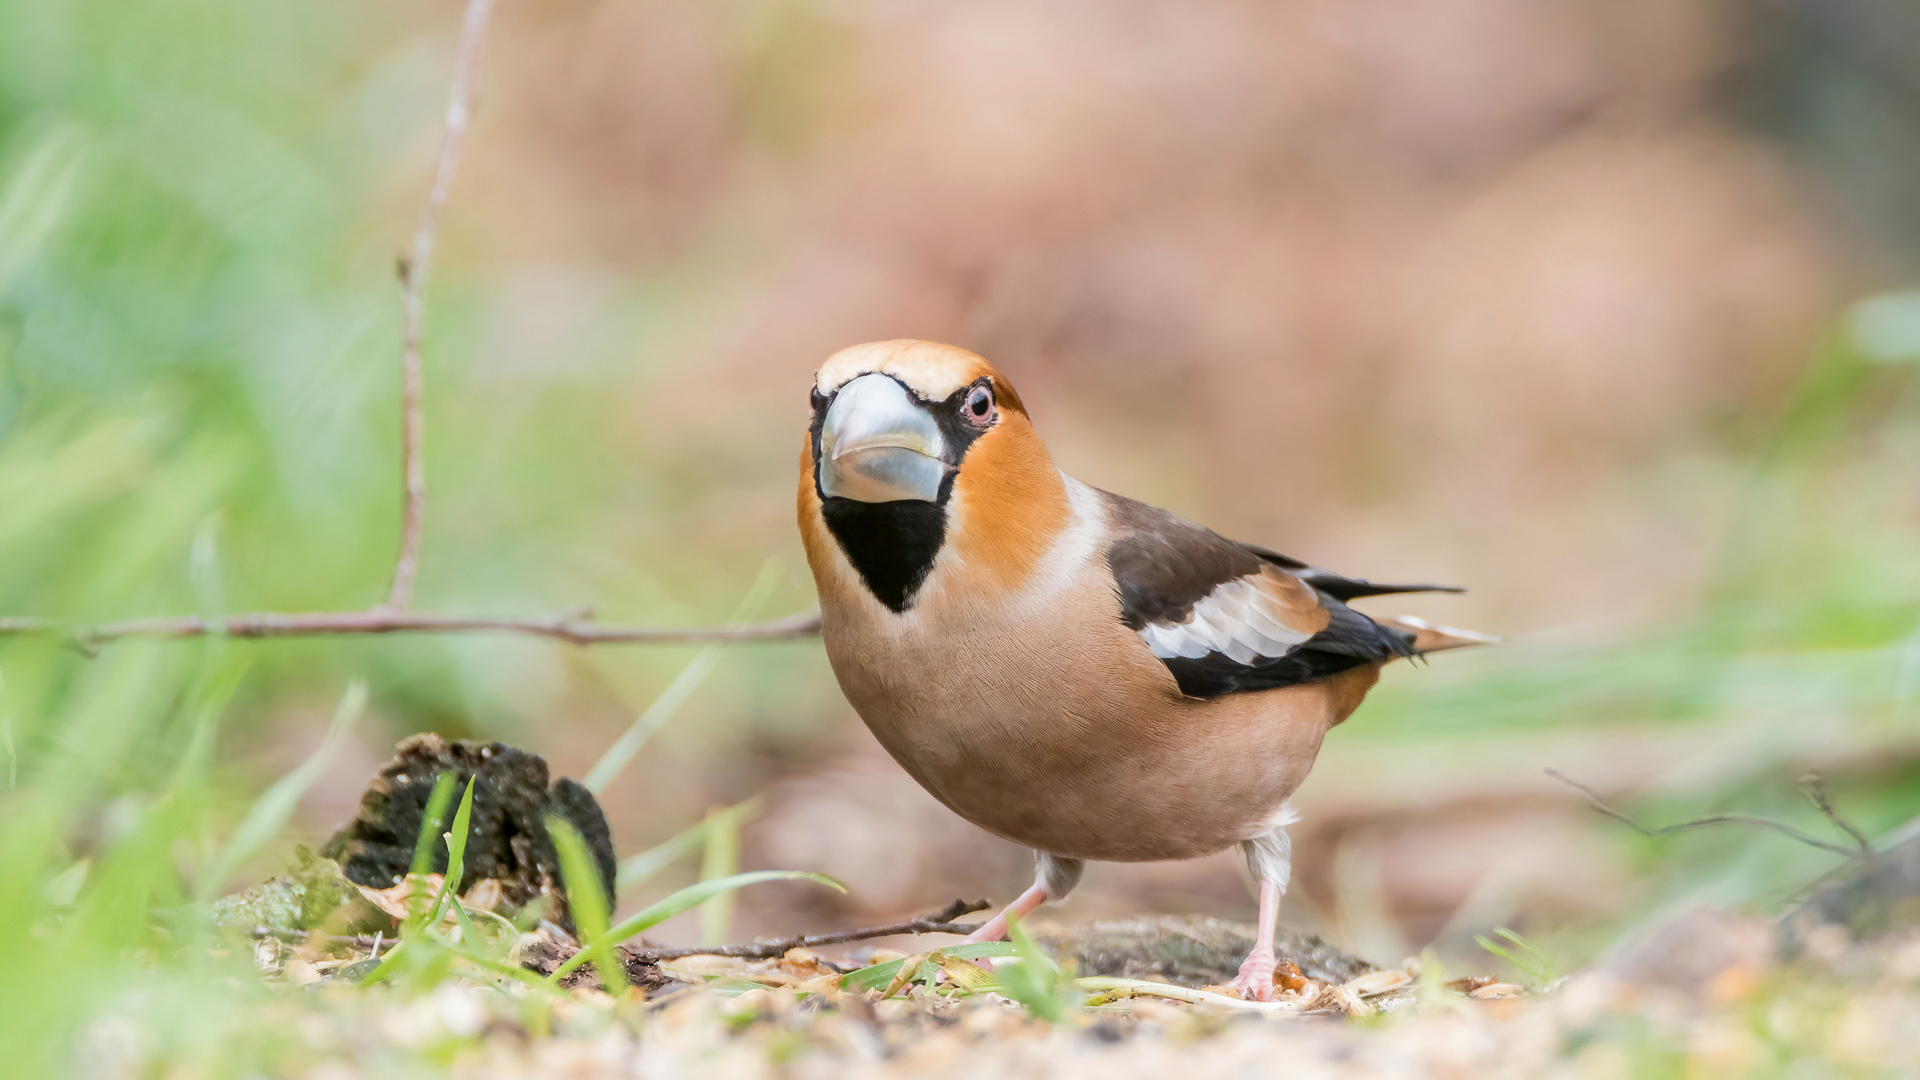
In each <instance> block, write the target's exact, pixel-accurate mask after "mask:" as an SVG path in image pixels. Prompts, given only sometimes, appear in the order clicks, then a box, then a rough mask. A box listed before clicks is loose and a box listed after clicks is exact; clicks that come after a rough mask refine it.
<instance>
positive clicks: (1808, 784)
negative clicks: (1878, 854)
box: [1800, 772, 1873, 855]
mask: <svg viewBox="0 0 1920 1080" xmlns="http://www.w3.org/2000/svg"><path fill="white" fill-rule="evenodd" d="M1800 793H1801V794H1802V795H1805V796H1806V797H1807V801H1808V802H1810V803H1812V804H1813V808H1814V809H1815V810H1818V811H1820V813H1821V815H1822V816H1823V817H1825V818H1826V819H1827V820H1828V821H1831V822H1833V827H1834V828H1836V829H1839V830H1840V831H1841V832H1843V833H1846V834H1847V835H1848V836H1851V837H1853V842H1854V843H1856V844H1858V845H1860V854H1862V855H1872V854H1873V842H1872V841H1870V840H1868V839H1867V836H1866V834H1865V833H1863V832H1861V831H1860V830H1859V829H1856V828H1854V827H1853V824H1852V823H1851V822H1849V821H1848V820H1847V819H1846V818H1843V817H1841V816H1840V812H1839V811H1838V810H1835V809H1834V808H1833V800H1832V799H1831V798H1828V797H1827V781H1826V779H1825V778H1824V777H1822V776H1821V775H1820V774H1819V773H1817V772H1808V773H1807V774H1805V775H1804V776H1802V777H1800Z"/></svg>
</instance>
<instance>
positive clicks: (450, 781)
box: [407, 772, 459, 929]
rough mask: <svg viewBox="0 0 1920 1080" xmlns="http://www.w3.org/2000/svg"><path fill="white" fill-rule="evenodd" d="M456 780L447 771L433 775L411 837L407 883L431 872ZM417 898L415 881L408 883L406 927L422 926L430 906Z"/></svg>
mask: <svg viewBox="0 0 1920 1080" xmlns="http://www.w3.org/2000/svg"><path fill="white" fill-rule="evenodd" d="M458 782H459V779H458V778H457V777H455V776H454V774H452V773H450V772H443V773H441V774H440V775H439V776H436V777H434V778H433V790H432V791H431V792H429V793H428V794H427V806H426V810H425V812H423V813H422V814H421V815H420V833H419V835H417V836H415V837H414V840H413V862H412V864H411V865H409V866H408V868H407V880H408V881H409V882H410V883H415V882H417V881H418V879H419V878H420V877H421V876H423V875H426V874H431V873H433V849H434V847H435V846H436V845H437V844H438V843H439V842H440V837H441V834H442V833H444V832H446V829H447V811H448V810H449V809H451V808H452V807H453V788H454V785H455V784H457V783H458ZM442 884H444V882H443V883H442ZM420 899H421V897H420V895H419V891H418V886H417V884H409V886H408V893H407V909H408V910H409V911H411V912H413V915H412V917H411V918H409V919H408V920H407V926H408V928H409V929H418V928H419V927H421V926H424V925H425V924H426V921H427V911H428V909H429V908H430V907H432V906H433V905H431V904H422V903H418V901H419V900H420Z"/></svg>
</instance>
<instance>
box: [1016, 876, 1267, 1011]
mask: <svg viewBox="0 0 1920 1080" xmlns="http://www.w3.org/2000/svg"><path fill="white" fill-rule="evenodd" d="M1021 899H1025V897H1022V898H1021ZM1279 918H1280V886H1278V885H1276V884H1274V883H1273V882H1271V881H1266V880H1264V879H1263V880H1262V881H1261V882H1260V929H1259V931H1258V932H1257V933H1256V934H1255V935H1254V939H1253V951H1252V952H1250V953H1248V954H1247V959H1246V961H1245V962H1244V963H1242V964H1241V965H1240V974H1238V975H1235V976H1234V977H1233V981H1232V982H1229V983H1228V984H1227V985H1228V986H1229V987H1232V988H1233V989H1235V990H1238V991H1240V996H1241V997H1243V998H1247V999H1249V1000H1252V1001H1272V1000H1273V968H1274V956H1273V924H1274V923H1275V922H1277V921H1279ZM982 929H984V927H983V928H982Z"/></svg>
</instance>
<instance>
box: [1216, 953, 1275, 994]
mask: <svg viewBox="0 0 1920 1080" xmlns="http://www.w3.org/2000/svg"><path fill="white" fill-rule="evenodd" d="M1274 967H1275V961H1274V958H1273V953H1272V951H1271V950H1268V951H1264V952H1263V951H1262V950H1259V949H1255V950H1254V951H1253V953H1252V954H1251V955H1249V956H1248V957H1247V958H1246V960H1245V961H1244V962H1242V963H1241V965H1240V974H1238V975H1235V976H1234V977H1233V978H1232V979H1231V980H1229V981H1228V982H1227V989H1229V990H1235V991H1238V992H1239V994H1240V997H1241V998H1242V999H1243V1000H1246V1001H1272V1000H1273V970H1274Z"/></svg>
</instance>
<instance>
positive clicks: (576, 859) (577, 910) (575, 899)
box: [547, 817, 627, 997]
mask: <svg viewBox="0 0 1920 1080" xmlns="http://www.w3.org/2000/svg"><path fill="white" fill-rule="evenodd" d="M547 834H548V835H549V836H551V837H552V838H553V850H554V852H555V853H556V854H558V855H559V856H560V877H561V879H562V885H563V886H564V887H565V889H566V892H567V909H568V910H569V911H571V912H572V913H573V928H574V930H575V932H577V933H578V934H579V935H580V946H581V948H580V955H581V956H591V957H592V960H593V966H594V967H595V968H597V969H598V970H599V972H600V985H602V986H604V987H606V989H607V992H608V993H610V994H613V995H614V996H615V997H618V996H620V995H621V994H624V993H626V992H627V971H626V968H625V966H624V965H622V964H621V963H620V957H619V956H618V955H617V952H616V950H615V948H614V945H615V943H614V942H611V941H608V940H607V929H608V927H607V923H608V920H609V918H610V915H609V913H608V911H607V892H606V883H605V882H603V881H601V880H600V871H599V869H598V868H597V867H595V866H594V864H593V855H592V853H591V852H589V851H588V850H587V842H586V841H585V840H582V839H581V838H580V833H579V832H578V831H577V830H575V829H574V827H573V825H572V824H570V823H569V822H568V821H567V820H566V819H565V818H561V817H549V818H547ZM554 979H555V981H558V979H559V972H557V971H556V972H555V973H554Z"/></svg>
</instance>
